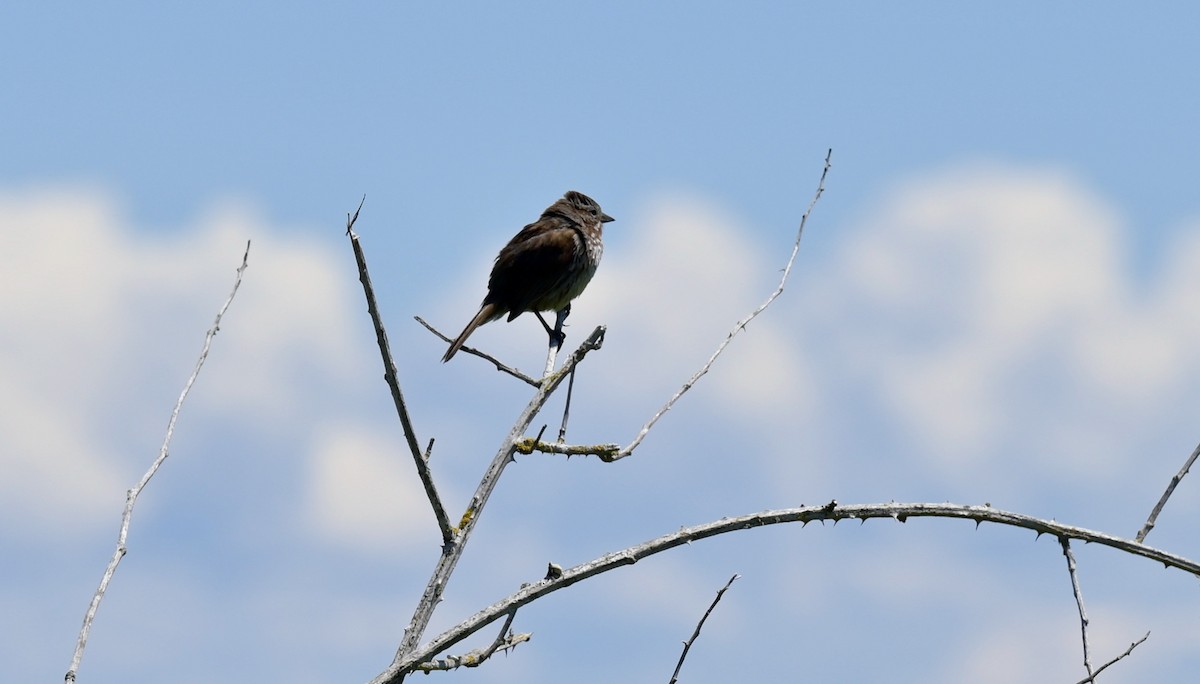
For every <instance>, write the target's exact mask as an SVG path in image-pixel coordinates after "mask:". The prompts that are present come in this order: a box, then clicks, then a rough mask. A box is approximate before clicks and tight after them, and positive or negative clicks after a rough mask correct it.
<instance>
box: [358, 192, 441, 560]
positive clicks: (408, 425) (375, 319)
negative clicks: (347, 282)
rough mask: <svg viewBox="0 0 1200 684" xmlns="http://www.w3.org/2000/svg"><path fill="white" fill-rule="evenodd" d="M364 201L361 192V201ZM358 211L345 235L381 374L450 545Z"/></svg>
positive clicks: (439, 499) (436, 516) (419, 475)
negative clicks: (382, 312) (360, 234)
mask: <svg viewBox="0 0 1200 684" xmlns="http://www.w3.org/2000/svg"><path fill="white" fill-rule="evenodd" d="M366 201H367V197H366V195H363V202H366ZM361 210H362V202H359V204H358V209H356V210H355V211H354V215H353V216H351V215H349V214H347V215H346V235H347V236H349V237H350V246H351V247H352V248H353V249H354V260H355V261H356V262H358V280H359V282H361V283H362V286H363V294H364V295H365V296H366V298H367V311H368V312H369V313H370V315H371V323H373V324H374V326H375V341H376V343H377V344H378V345H379V354H380V356H381V357H382V358H383V377H384V379H385V380H386V381H387V385H388V389H390V390H391V391H392V402H393V403H394V404H395V405H396V413H397V414H398V415H399V416H400V425H401V427H402V428H403V429H404V440H405V442H407V443H408V450H409V452H410V453H411V454H412V457H413V462H414V463H416V466H417V476H418V477H419V478H420V479H421V485H422V486H423V487H424V488H425V496H426V497H428V499H429V507H430V508H432V509H433V517H434V518H435V519H436V520H437V526H438V530H439V531H440V532H441V533H442V545H443V546H445V545H448V544H450V542H451V540H453V539H454V528H453V527H452V526H451V525H450V518H449V516H447V515H446V508H445V506H443V505H442V499H441V497H440V496H438V492H437V487H436V486H434V484H433V475H432V473H430V471H429V462H428V461H427V460H425V458H424V457H423V456H422V454H421V447H420V446H419V445H418V444H417V432H416V429H415V428H414V427H413V424H412V418H411V417H409V415H408V405H407V404H405V402H404V394H403V393H402V392H401V391H400V379H399V378H398V377H397V376H396V362H395V361H394V360H392V350H391V346H390V345H389V344H388V339H387V331H386V330H384V329H383V319H382V318H381V317H380V315H379V307H378V306H377V305H376V303H375V288H374V287H372V286H371V274H370V273H369V272H368V271H367V255H366V254H365V253H364V252H363V248H362V243H361V242H359V239H358V234H357V233H355V232H354V222H355V221H357V220H358V212H359V211H361Z"/></svg>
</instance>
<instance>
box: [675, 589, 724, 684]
mask: <svg viewBox="0 0 1200 684" xmlns="http://www.w3.org/2000/svg"><path fill="white" fill-rule="evenodd" d="M738 577H740V575H737V574H734V576H733V577H730V578H729V581H728V582H726V583H725V586H723V587H721V590H720V591H718V592H717V597H716V598H715V599H713V602H712V605H710V606H709V607H708V610H706V611H704V615H703V616H701V618H700V622H697V623H696V630H695V631H693V632H692V636H691V638H690V639H688V640H687V641H685V642H683V653H680V654H679V662H678V663H676V664H675V671H674V672H672V673H671V681H670V682H669V684H675V683H676V682H678V681H679V670H681V669H682V668H683V661H684V660H686V659H687V654H688V651H690V650H691V649H692V644H694V643H696V638H697V637H699V636H700V628H701V627H703V626H704V621H705V620H707V619H708V616H709V615H712V612H713V609H714V608H716V607H717V604H718V603H720V602H721V597H722V596H724V595H725V590H726V589H728V588H729V586H730V585H731V584H733V581H734V580H736V579H737V578H738Z"/></svg>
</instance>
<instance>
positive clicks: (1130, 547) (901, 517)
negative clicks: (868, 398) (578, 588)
mask: <svg viewBox="0 0 1200 684" xmlns="http://www.w3.org/2000/svg"><path fill="white" fill-rule="evenodd" d="M917 517H922V518H925V517H928V518H951V519H959V520H970V521H973V522H974V523H975V524H976V525H977V526H978V525H979V524H981V523H984V522H991V523H996V524H1000V525H1007V526H1011V527H1020V528H1023V529H1027V530H1032V531H1034V532H1036V533H1037V534H1038V535H1043V534H1049V535H1053V536H1055V537H1059V538H1062V537H1066V538H1069V539H1078V540H1080V541H1083V542H1086V543H1092V544H1100V545H1102V546H1108V547H1110V548H1113V549H1117V550H1118V551H1124V552H1125V553H1128V554H1131V555H1134V556H1140V557H1142V558H1146V559H1149V560H1152V561H1156V562H1158V563H1162V564H1163V565H1164V566H1166V567H1170V568H1176V569H1179V570H1183V571H1184V572H1187V573H1189V574H1191V575H1194V576H1196V577H1200V562H1196V561H1193V560H1190V559H1188V558H1184V557H1182V556H1178V555H1175V554H1172V553H1168V552H1166V551H1162V550H1160V549H1155V548H1153V547H1150V546H1146V545H1144V544H1139V543H1137V542H1136V541H1134V540H1132V539H1125V538H1122V537H1116V536H1113V535H1110V534H1105V533H1103V532H1096V531H1093V530H1088V529H1085V528H1082V527H1074V526H1072V525H1064V524H1062V523H1059V522H1056V521H1054V520H1045V519H1042V518H1035V517H1033V516H1029V515H1024V514H1021V513H1013V512H1010V511H1003V510H1000V509H996V508H992V507H991V506H988V505H983V506H964V505H961V504H951V503H936V504H934V503H894V502H893V503H886V504H858V505H838V504H837V503H836V502H831V503H829V504H824V505H821V506H802V507H799V508H785V509H780V510H774V511H765V512H761V513H754V514H751V515H743V516H738V517H733V518H722V519H720V520H715V521H713V522H709V523H705V524H703V525H696V526H694V527H687V528H683V529H680V530H676V531H674V532H671V533H670V534H665V535H663V536H661V537H658V538H656V539H651V540H649V541H646V542H643V543H641V544H637V545H635V546H631V547H629V548H626V549H622V550H620V551H615V552H613V553H608V554H605V555H603V556H600V557H599V558H595V559H593V560H590V561H588V562H586V563H583V564H581V565H577V566H575V567H573V568H570V569H567V570H564V571H563V572H562V574H561V575H560V576H558V577H557V578H551V579H545V580H539V581H537V582H534V583H532V584H529V585H526V586H525V587H523V588H522V589H521V590H520V591H518V592H516V593H514V594H511V595H509V596H508V597H506V598H504V599H501V600H500V601H497V602H496V603H494V604H492V605H490V606H488V607H487V608H484V609H483V610H481V611H479V612H477V613H475V614H474V615H472V616H471V617H469V618H467V619H465V620H463V621H462V622H460V623H458V624H457V625H455V626H454V627H451V628H450V629H448V630H446V631H445V632H442V633H441V634H439V635H438V636H437V637H435V638H434V639H433V640H432V641H430V642H429V643H427V644H425V645H424V646H422V647H421V648H420V649H419V650H415V651H413V652H412V653H410V654H409V655H408V656H407V657H406V658H403V659H401V660H400V661H399V662H397V663H394V664H393V666H392V667H391V668H389V670H388V671H387V672H384V673H383V674H381V675H380V676H378V677H376V678H375V679H374V680H372V682H373V684H384V683H385V682H395V681H399V680H400V679H402V678H403V674H402V673H405V672H409V671H411V670H412V668H413V667H414V666H415V665H416V664H417V663H421V662H424V661H426V660H429V659H430V658H432V657H433V656H435V655H437V654H438V653H441V652H443V651H445V650H446V649H448V648H452V647H454V645H455V644H458V643H459V642H461V641H462V640H463V639H466V638H467V637H469V636H471V635H472V634H474V633H476V632H477V631H479V630H480V629H482V628H484V627H486V626H487V625H489V624H491V623H492V622H494V621H496V620H498V619H499V618H500V617H501V616H503V615H505V614H507V613H508V612H509V611H511V610H512V609H514V608H520V607H521V606H525V605H527V604H529V603H532V602H533V601H536V600H537V599H539V598H542V597H543V596H546V595H547V594H551V593H554V592H556V591H558V590H560V589H565V588H566V587H569V586H571V585H572V584H575V583H577V582H581V581H583V580H586V579H588V578H589V577H593V576H595V575H599V574H602V573H605V572H609V571H610V570H615V569H617V568H621V567H624V566H627V565H633V564H634V563H637V562H638V561H640V560H643V559H645V558H648V557H650V556H653V555H655V554H658V553H662V552H664V551H669V550H671V549H673V548H675V547H678V546H683V545H685V544H690V543H692V542H695V541H699V540H701V539H707V538H709V537H715V536H718V535H721V534H727V533H730V532H738V531H740V530H747V529H754V528H758V527H765V526H767V525H779V524H784V523H801V524H803V525H807V524H808V523H810V522H815V521H821V522H823V521H831V522H835V523H836V522H837V521H839V520H858V521H865V520H869V519H872V518H891V519H894V520H896V521H898V522H901V523H903V522H907V521H908V519H909V518H917ZM1097 671H1098V670H1097Z"/></svg>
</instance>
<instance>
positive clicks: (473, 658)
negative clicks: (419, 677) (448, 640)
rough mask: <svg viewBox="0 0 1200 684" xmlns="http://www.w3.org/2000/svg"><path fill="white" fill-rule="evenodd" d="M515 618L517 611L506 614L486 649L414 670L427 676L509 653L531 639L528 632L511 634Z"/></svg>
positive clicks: (444, 659) (447, 658) (430, 663)
mask: <svg viewBox="0 0 1200 684" xmlns="http://www.w3.org/2000/svg"><path fill="white" fill-rule="evenodd" d="M515 617H517V611H515V610H514V611H513V612H511V613H509V614H508V619H507V620H505V621H504V626H503V627H501V628H500V633H499V634H498V635H496V639H495V641H493V642H492V643H491V644H489V645H488V647H487V648H484V649H475V650H474V651H471V652H469V653H464V654H463V655H460V656H446V657H445V658H438V659H437V660H430V661H428V662H424V663H421V664H420V665H418V666H417V668H416V669H417V671H419V672H424V673H426V674H428V673H430V672H434V671H439V670H440V671H446V670H455V669H458V668H460V667H479V666H480V665H482V664H483V663H484V662H485V661H487V659H488V658H491V657H492V656H493V655H494V654H495V653H496V651H500V650H503V651H509V650H510V649H514V648H516V647H517V644H522V643H525V642H526V641H529V640H530V639H531V638H533V635H532V634H530V633H529V632H522V633H521V634H513V633H512V631H511V630H512V623H513V619H514V618H515Z"/></svg>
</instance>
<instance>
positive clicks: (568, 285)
mask: <svg viewBox="0 0 1200 684" xmlns="http://www.w3.org/2000/svg"><path fill="white" fill-rule="evenodd" d="M611 220H613V218H612V217H611V216H609V215H608V214H605V213H604V212H603V211H601V210H600V205H599V204H597V203H596V200H594V199H592V198H591V197H588V196H587V195H585V194H583V193H581V192H575V191H574V190H571V191H569V192H567V194H565V195H563V196H562V199H560V200H558V201H557V202H555V203H554V204H551V205H550V206H549V207H547V208H546V210H545V211H543V212H542V216H541V218H539V219H538V220H537V221H534V222H533V223H531V224H529V225H527V226H525V227H524V228H522V229H521V232H519V233H517V234H516V235H515V236H513V239H512V240H509V241H508V244H507V245H505V246H504V248H503V249H501V250H500V254H499V255H497V256H496V263H495V264H494V265H493V266H492V275H491V277H489V278H488V293H487V296H486V297H484V298H483V304H482V305H480V307H479V313H477V314H475V318H473V319H471V322H470V323H468V324H467V327H466V328H464V329H463V331H462V334H460V335H459V336H458V337H457V338H456V339H455V340H454V342H452V343H450V349H449V350H447V351H446V355H445V356H443V357H442V361H443V362H445V361H449V360H450V359H451V358H452V357H453V356H454V354H455V353H456V352H457V351H458V350H459V349H460V348H461V347H462V346H463V343H464V342H466V341H467V338H468V337H470V335H471V333H473V332H475V328H478V327H479V326H481V325H483V324H484V323H490V322H491V321H494V320H497V319H498V318H500V317H501V316H504V315H507V316H508V320H510V321H511V320H513V319H514V318H516V317H517V316H520V315H521V314H523V313H525V312H526V311H532V312H533V313H534V314H535V315H537V317H538V320H540V321H541V322H542V326H543V327H545V328H546V332H547V333H548V334H549V335H551V337H553V336H554V335H555V331H554V330H552V329H551V328H550V326H549V325H548V324H547V323H546V320H545V319H544V318H542V314H541V312H542V311H561V310H563V309H567V308H569V307H570V305H571V300H572V299H575V298H576V297H578V296H579V295H580V293H582V292H583V289H584V288H585V287H587V284H588V283H589V282H590V281H591V280H592V276H593V275H595V273H596V267H597V266H599V265H600V255H601V254H602V253H603V252H604V243H603V241H602V240H601V235H602V233H603V232H604V224H605V223H608V222H609V221H611Z"/></svg>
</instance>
